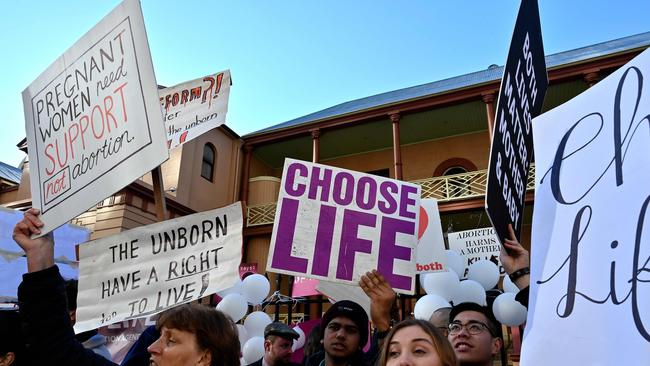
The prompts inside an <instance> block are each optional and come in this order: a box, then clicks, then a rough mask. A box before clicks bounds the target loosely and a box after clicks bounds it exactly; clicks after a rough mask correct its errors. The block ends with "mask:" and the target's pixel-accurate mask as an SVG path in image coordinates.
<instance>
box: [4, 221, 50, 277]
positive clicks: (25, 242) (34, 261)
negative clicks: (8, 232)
mask: <svg viewBox="0 0 650 366" xmlns="http://www.w3.org/2000/svg"><path fill="white" fill-rule="evenodd" d="M39 214H40V211H39V210H38V209H36V208H30V209H29V210H27V211H25V216H24V217H23V219H22V220H20V221H19V222H18V223H17V224H16V226H14V231H13V235H12V236H13V239H14V241H15V242H16V243H17V244H18V245H19V246H20V247H21V248H22V250H23V251H25V255H26V256H27V270H28V272H36V271H40V270H42V269H46V268H49V267H51V266H53V265H54V241H53V240H52V235H45V236H42V237H40V238H35V239H32V235H38V234H40V233H41V228H42V227H43V222H42V221H41V219H39V218H38V215H39Z"/></svg>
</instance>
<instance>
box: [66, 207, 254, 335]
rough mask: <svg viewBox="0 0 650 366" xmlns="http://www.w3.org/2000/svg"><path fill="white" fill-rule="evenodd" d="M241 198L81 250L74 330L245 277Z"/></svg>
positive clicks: (144, 312) (147, 311)
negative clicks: (241, 273)
mask: <svg viewBox="0 0 650 366" xmlns="http://www.w3.org/2000/svg"><path fill="white" fill-rule="evenodd" d="M242 228H243V219H242V211H241V204H240V203H239V202H237V203H235V204H232V205H230V206H226V207H223V208H219V209H216V210H211V211H206V212H200V213H196V214H193V215H189V216H183V217H180V218H176V219H173V220H167V221H163V222H159V223H156V224H152V225H147V226H142V227H138V228H135V229H132V230H129V231H125V232H123V233H120V234H118V235H113V236H110V237H106V238H102V239H98V240H95V241H92V242H89V243H86V244H83V245H81V246H80V247H79V295H78V297H77V302H78V305H79V306H78V307H77V323H76V324H75V331H76V332H83V331H86V330H89V329H94V328H97V327H100V326H104V325H108V324H113V323H116V322H119V321H123V320H127V319H135V318H142V317H145V316H149V315H152V314H156V313H159V312H161V311H163V310H165V309H168V308H170V307H173V306H176V305H179V304H183V303H186V302H189V301H193V300H198V299H200V298H201V297H204V296H208V295H211V294H214V293H216V292H217V291H221V290H224V289H226V288H229V287H232V286H233V284H234V283H235V282H236V281H237V280H238V279H239V263H240V262H241V253H242V251H241V250H242Z"/></svg>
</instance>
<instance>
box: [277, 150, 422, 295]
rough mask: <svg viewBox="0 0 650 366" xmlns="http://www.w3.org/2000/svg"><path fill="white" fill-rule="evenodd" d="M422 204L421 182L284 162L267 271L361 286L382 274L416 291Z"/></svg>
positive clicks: (397, 288) (397, 285)
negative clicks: (371, 276)
mask: <svg viewBox="0 0 650 366" xmlns="http://www.w3.org/2000/svg"><path fill="white" fill-rule="evenodd" d="M419 207H420V187H419V186H418V185H415V184H412V183H407V182H402V181H398V180H394V179H388V178H383V177H378V176H375V175H370V174H364V173H359V172H355V171H351V170H346V169H340V168H334V167H330V166H326V165H322V164H315V163H308V162H305V161H300V160H294V159H286V160H285V162H284V170H283V173H282V183H281V186H280V193H279V197H278V207H277V211H276V213H275V222H274V224H273V233H272V236H271V247H270V249H269V259H268V262H267V271H272V272H277V273H285V274H291V275H295V276H302V277H309V278H316V279H322V280H328V281H332V282H340V283H346V284H357V283H358V281H359V279H360V278H361V276H362V275H363V274H364V273H366V272H367V271H370V270H372V269H378V270H379V271H380V272H381V273H382V274H383V275H384V277H385V278H386V280H387V281H388V282H389V283H390V284H391V286H392V287H393V288H394V289H395V291H397V292H400V293H407V294H412V293H413V292H414V285H415V247H416V245H417V232H418V231H417V230H418V216H419Z"/></svg>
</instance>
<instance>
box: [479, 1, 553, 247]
mask: <svg viewBox="0 0 650 366" xmlns="http://www.w3.org/2000/svg"><path fill="white" fill-rule="evenodd" d="M547 87H548V77H547V75H546V60H545V59H544V44H543V43H542V30H541V27H540V24H539V9H538V8H537V0H522V1H521V6H520V7H519V14H518V15H517V22H516V24H515V30H514V33H513V35H512V41H511V43H510V51H508V59H507V61H506V66H505V68H504V70H503V77H502V78H501V88H500V89H499V99H498V102H497V110H496V116H495V118H494V131H493V133H492V149H491V150H490V162H489V165H488V179H487V192H486V195H485V210H486V211H487V214H488V217H489V218H490V221H491V222H492V226H494V229H495V230H496V232H497V237H498V238H499V240H500V241H501V243H503V240H504V238H509V237H510V235H509V233H508V224H512V227H513V229H514V231H515V234H516V236H517V238H520V237H521V224H522V221H523V217H522V216H523V212H524V199H525V194H526V184H527V182H528V172H529V170H530V162H531V160H532V157H533V136H532V133H533V130H532V127H531V121H532V119H533V117H535V116H537V115H539V113H540V112H541V111H542V104H543V103H544V95H545V94H546V89H547Z"/></svg>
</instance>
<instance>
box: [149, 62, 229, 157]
mask: <svg viewBox="0 0 650 366" xmlns="http://www.w3.org/2000/svg"><path fill="white" fill-rule="evenodd" d="M231 84H232V82H231V79H230V70H226V71H221V72H218V73H216V74H214V75H208V76H205V77H202V78H198V79H195V80H191V81H188V82H185V83H182V84H178V85H175V86H172V87H169V88H165V89H163V90H161V91H160V106H161V107H162V109H163V114H164V118H165V131H166V132H167V146H168V147H169V148H170V149H173V148H175V147H176V146H179V145H182V144H184V143H186V142H188V141H190V140H192V139H194V138H196V137H198V136H200V135H202V134H204V133H206V132H208V131H210V130H211V129H213V128H216V127H219V126H221V125H222V124H223V123H225V122H226V112H228V97H229V96H230V85H231Z"/></svg>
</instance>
